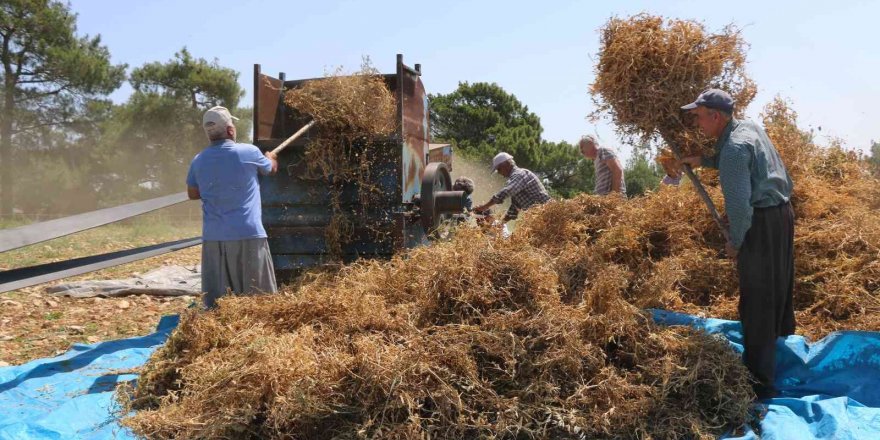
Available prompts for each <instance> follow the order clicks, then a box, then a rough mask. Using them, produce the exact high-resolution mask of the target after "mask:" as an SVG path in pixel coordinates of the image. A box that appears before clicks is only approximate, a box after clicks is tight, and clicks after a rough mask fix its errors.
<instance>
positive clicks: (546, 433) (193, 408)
mask: <svg viewBox="0 0 880 440" xmlns="http://www.w3.org/2000/svg"><path fill="white" fill-rule="evenodd" d="M615 270H617V269H614V268H613V267H608V268H606V272H607V271H611V272H613V271H615ZM612 275H613V273H612V274H609V276H607V277H606V278H604V279H606V280H615V279H616V278H615V277H614V276H612ZM621 287H623V286H621V285H616V284H615V282H614V281H612V282H604V281H599V282H597V283H593V284H592V285H591V288H589V289H587V291H585V293H584V298H583V300H573V301H568V302H566V301H562V299H561V296H560V292H561V290H562V286H561V283H560V280H559V278H558V276H557V271H556V270H555V269H554V268H553V260H552V259H551V258H550V257H548V255H547V254H545V253H544V252H542V251H540V250H539V249H536V248H534V247H532V246H530V245H528V244H527V243H526V242H525V240H524V239H523V238H519V239H513V240H503V239H496V238H492V237H490V236H487V235H484V234H482V233H480V232H479V231H478V230H473V229H467V230H460V232H459V233H458V234H457V235H456V236H455V237H454V238H453V239H452V240H451V241H448V242H444V243H438V244H436V245H434V246H430V247H426V248H420V249H417V250H414V251H412V252H410V253H408V254H407V255H406V256H405V257H396V258H394V259H393V260H391V261H390V262H375V261H374V262H361V263H357V264H355V265H352V266H349V267H347V268H345V269H343V270H342V271H341V272H340V273H338V274H335V275H330V274H321V275H317V276H315V277H313V278H312V279H310V280H308V281H307V282H304V283H303V284H302V285H300V286H299V287H298V288H297V289H296V290H294V289H293V288H289V289H288V290H287V291H285V292H284V293H283V294H279V295H273V296H263V297H250V298H248V297H232V298H227V299H223V300H221V302H220V306H219V308H218V309H217V310H216V311H214V312H211V313H202V314H197V313H191V314H187V315H185V316H183V319H182V322H181V324H180V326H179V327H178V329H177V330H176V331H175V332H174V334H173V335H172V336H171V338H170V339H169V341H168V343H167V344H166V346H164V347H163V348H161V349H160V350H159V351H157V352H156V353H155V354H154V356H153V357H152V359H151V360H150V362H149V363H148V364H147V365H146V367H145V369H144V371H143V373H142V375H141V379H140V381H139V383H138V387H137V389H135V390H131V389H128V390H124V392H123V393H122V400H123V402H125V403H126V405H127V406H126V409H129V408H135V409H138V410H139V411H138V412H137V413H136V414H134V415H133V416H131V417H128V418H126V419H125V420H124V421H123V424H124V425H125V426H127V427H129V428H131V429H132V430H133V431H134V432H135V433H136V434H138V435H140V436H143V437H147V438H157V439H170V438H175V439H191V438H303V439H306V438H308V439H323V438H327V439H329V438H388V439H423V438H497V439H506V438H509V439H513V438H657V439H664V438H670V439H671V438H685V437H687V438H716V437H717V436H718V435H720V434H721V433H723V432H725V431H726V430H727V429H729V428H731V427H735V426H738V425H740V424H741V423H743V422H744V421H745V418H746V414H747V408H748V404H749V401H750V400H751V398H752V397H753V396H752V392H751V388H750V384H749V382H748V379H747V377H748V376H747V372H746V370H745V368H744V367H743V366H742V364H741V362H740V360H739V357H738V356H737V355H736V354H735V353H734V352H733V351H732V350H731V349H730V348H729V347H728V345H727V343H726V342H724V341H722V340H718V339H715V338H713V337H710V336H707V335H705V334H703V333H699V332H696V331H694V330H690V329H686V328H659V327H656V326H655V325H653V324H652V323H651V322H650V319H649V318H648V317H647V316H645V315H644V314H643V313H642V312H641V311H639V310H638V309H637V308H635V307H633V306H632V305H630V304H629V303H627V302H626V301H624V299H623V298H622V297H621Z"/></svg>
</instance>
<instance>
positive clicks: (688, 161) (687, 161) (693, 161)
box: [678, 156, 703, 168]
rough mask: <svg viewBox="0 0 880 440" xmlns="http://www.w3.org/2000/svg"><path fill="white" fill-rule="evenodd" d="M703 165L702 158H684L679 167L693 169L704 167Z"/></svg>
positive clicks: (679, 162)
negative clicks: (685, 166) (684, 166)
mask: <svg viewBox="0 0 880 440" xmlns="http://www.w3.org/2000/svg"><path fill="white" fill-rule="evenodd" d="M702 163H703V157H702V156H688V157H683V158H682V159H681V160H679V161H678V164H679V165H690V166H691V168H696V167H698V166H700V165H702Z"/></svg>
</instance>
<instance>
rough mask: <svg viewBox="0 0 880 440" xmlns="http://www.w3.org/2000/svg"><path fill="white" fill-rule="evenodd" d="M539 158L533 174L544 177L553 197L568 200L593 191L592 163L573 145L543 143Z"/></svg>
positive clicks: (593, 174) (566, 143)
mask: <svg viewBox="0 0 880 440" xmlns="http://www.w3.org/2000/svg"><path fill="white" fill-rule="evenodd" d="M539 157H540V164H539V165H538V166H537V171H535V172H537V173H539V174H541V175H542V176H543V177H544V181H545V183H546V184H547V185H546V186H547V188H548V189H549V190H550V191H551V192H552V193H553V194H554V195H556V196H559V197H564V198H570V197H574V196H576V195H578V194H580V193H584V192H590V191H592V190H593V186H594V182H595V170H594V167H593V162H592V161H591V160H588V159H586V158H584V157H583V155H582V154H581V153H580V151H578V149H577V147H575V146H574V145H571V144H569V143H568V142H565V141H563V142H559V143H554V142H548V141H543V142H542V143H541V151H540V154H539Z"/></svg>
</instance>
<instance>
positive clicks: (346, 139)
mask: <svg viewBox="0 0 880 440" xmlns="http://www.w3.org/2000/svg"><path fill="white" fill-rule="evenodd" d="M284 102H285V104H287V105H288V106H289V107H291V108H292V109H294V110H295V111H297V112H300V113H302V114H305V115H307V116H309V117H310V118H311V119H312V120H313V121H315V123H316V125H315V129H313V134H312V135H311V137H310V138H309V143H308V145H307V146H306V149H305V153H304V156H303V161H304V162H305V163H306V165H307V168H308V175H307V176H300V177H302V178H312V179H322V180H324V181H326V182H327V186H328V187H329V188H330V190H331V206H332V208H333V218H332V220H331V223H330V225H328V226H327V228H326V229H325V238H326V242H327V245H328V248H329V249H328V251H329V254H330V255H331V256H333V257H340V256H341V255H342V246H343V245H345V244H346V243H347V242H348V241H349V240H350V239H351V237H352V235H353V232H354V229H355V224H356V223H357V222H358V217H362V216H363V215H362V212H350V211H348V210H346V209H345V208H344V207H343V206H341V202H340V197H341V193H342V191H343V188H344V186H345V185H346V184H351V183H354V184H356V185H357V188H358V197H359V202H360V203H359V205H360V208H359V209H360V210H361V211H363V210H367V209H369V208H370V206H372V205H374V204H375V202H376V201H377V200H380V199H381V197H382V192H381V191H380V189H379V188H378V187H377V185H376V182H377V181H378V179H380V178H381V175H380V174H379V172H377V168H376V167H375V166H373V163H374V162H375V161H381V160H382V159H383V158H384V156H383V155H385V154H388V153H389V151H388V150H389V149H388V148H387V147H388V145H387V140H388V137H389V136H390V135H391V134H392V133H394V131H395V129H396V127H397V119H396V118H397V100H396V99H395V97H394V95H393V94H392V93H391V90H389V88H388V85H387V84H386V82H385V79H384V77H383V76H382V75H380V74H379V72H378V71H377V70H376V69H375V68H373V67H372V66H371V65H370V63H369V59H365V61H364V64H363V66H362V67H361V70H360V71H359V72H356V73H354V74H352V75H345V74H344V73H343V72H342V71H341V70H339V69H337V70H336V71H335V72H334V73H333V74H331V75H328V76H327V77H326V78H322V79H318V80H313V81H309V82H306V83H305V84H303V85H301V86H300V87H297V88H294V89H291V90H288V91H286V92H285V94H284ZM365 226H366V227H368V228H369V227H371V226H373V225H365ZM373 229H374V230H375V233H377V234H378V233H381V232H380V228H373Z"/></svg>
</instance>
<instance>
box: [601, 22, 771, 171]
mask: <svg viewBox="0 0 880 440" xmlns="http://www.w3.org/2000/svg"><path fill="white" fill-rule="evenodd" d="M600 46H601V47H600V50H599V54H598V61H597V64H596V79H595V82H594V83H593V84H592V86H591V88H590V92H591V94H592V96H593V102H594V104H595V105H596V109H595V111H594V112H593V113H592V117H593V118H595V119H598V118H601V117H604V116H606V115H607V116H610V117H611V122H612V123H614V125H615V128H616V130H617V132H618V133H619V134H620V135H622V136H623V137H624V138H625V139H628V140H629V141H631V143H633V144H637V145H641V144H643V143H645V142H651V141H663V142H665V143H674V144H676V145H678V146H679V147H680V148H681V150H682V154H685V155H693V154H699V153H700V152H701V151H708V149H709V148H710V147H711V142H710V141H709V140H707V139H706V138H705V137H704V136H702V134H701V133H699V132H698V131H697V130H694V129H688V128H687V126H688V125H689V124H688V121H685V120H683V119H682V118H683V117H685V115H683V114H682V112H681V110H680V108H681V106H683V105H685V104H687V103H689V102H692V101H693V100H694V99H695V98H696V97H697V95H699V94H700V92H702V91H703V90H705V89H708V88H711V87H716V88H721V89H724V90H726V91H728V92H729V93H730V94H731V95H732V96H733V98H734V100H735V101H736V106H737V107H736V110H737V112H738V113H740V112H742V110H743V109H745V108H746V106H747V105H748V104H749V103H750V102H751V101H752V99H753V98H754V96H755V93H756V90H757V89H756V87H755V84H754V83H753V82H752V80H751V79H749V78H748V76H746V74H745V63H746V57H745V49H746V44H745V41H744V40H743V39H742V36H741V35H740V32H739V30H738V29H737V28H735V27H733V26H727V27H725V28H724V29H722V30H721V31H720V32H717V33H711V32H709V31H708V30H707V29H706V28H705V26H703V25H702V24H701V23H699V22H696V21H692V20H676V19H669V20H667V19H664V18H663V17H660V16H653V15H649V14H639V15H636V16H633V17H629V18H612V19H611V20H609V21H608V23H607V24H606V25H605V26H604V27H603V28H602V29H601V41H600Z"/></svg>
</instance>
